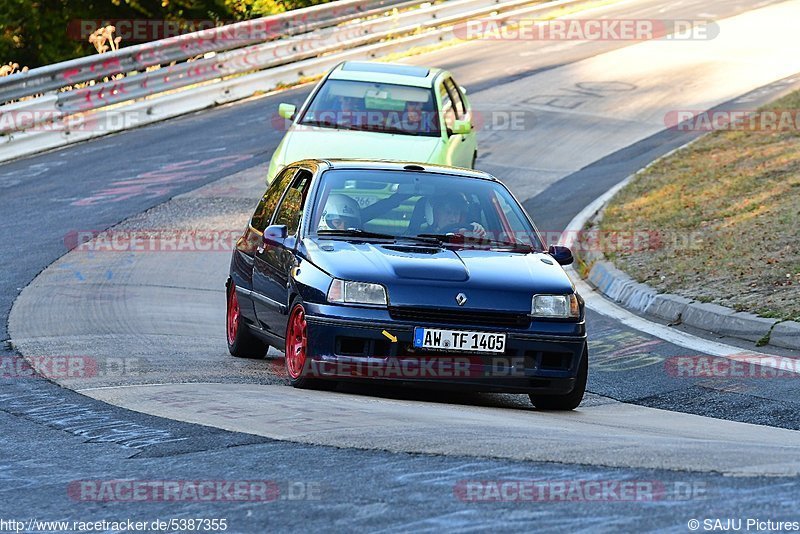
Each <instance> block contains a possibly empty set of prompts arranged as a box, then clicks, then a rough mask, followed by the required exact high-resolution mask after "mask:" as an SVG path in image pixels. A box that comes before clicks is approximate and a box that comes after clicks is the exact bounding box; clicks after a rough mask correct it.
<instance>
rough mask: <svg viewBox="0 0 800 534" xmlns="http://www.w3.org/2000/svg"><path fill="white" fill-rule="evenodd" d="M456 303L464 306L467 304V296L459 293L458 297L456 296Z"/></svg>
mask: <svg viewBox="0 0 800 534" xmlns="http://www.w3.org/2000/svg"><path fill="white" fill-rule="evenodd" d="M456 303H457V304H458V305H459V306H463V305H464V304H466V303H467V296H466V295H465V294H464V293H459V294H458V295H456Z"/></svg>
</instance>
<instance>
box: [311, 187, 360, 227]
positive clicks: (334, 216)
mask: <svg viewBox="0 0 800 534" xmlns="http://www.w3.org/2000/svg"><path fill="white" fill-rule="evenodd" d="M360 227H361V208H359V206H358V202H356V201H355V200H353V199H352V198H350V197H349V196H347V195H342V194H341V193H332V194H330V195H328V201H327V202H326V203H325V209H324V210H323V211H322V218H321V220H320V224H319V229H320V230H347V229H350V228H360Z"/></svg>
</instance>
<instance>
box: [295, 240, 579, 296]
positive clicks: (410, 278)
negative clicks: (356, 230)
mask: <svg viewBox="0 0 800 534" xmlns="http://www.w3.org/2000/svg"><path fill="white" fill-rule="evenodd" d="M304 244H305V249H306V254H307V258H308V260H310V261H311V262H312V263H314V264H315V265H316V266H318V267H319V268H321V269H322V270H324V271H325V272H327V273H328V274H329V275H331V276H333V277H336V278H342V279H344V280H355V281H360V282H374V283H378V284H381V285H383V286H384V287H386V289H387V291H388V294H389V301H390V305H392V306H435V307H438V308H448V307H452V308H457V309H458V308H459V306H458V305H457V304H456V302H455V296H456V295H457V294H458V293H459V292H463V293H465V295H466V296H467V303H466V304H465V305H464V306H463V307H462V308H460V309H476V310H477V309H480V310H498V311H500V310H502V311H520V312H530V309H531V297H532V296H533V295H534V294H566V293H571V292H573V291H574V287H573V285H572V282H571V281H570V279H569V277H568V276H567V274H566V273H565V272H564V270H563V269H562V268H561V266H560V265H558V264H557V263H556V262H555V260H553V259H552V258H551V257H550V256H549V255H547V254H544V253H527V254H525V253H518V252H507V251H496V250H495V251H493V250H476V249H458V248H452V247H449V248H439V247H427V246H414V245H410V246H405V245H391V244H385V245H384V244H376V243H356V242H346V241H339V240H331V239H318V240H306V241H305V243H304Z"/></svg>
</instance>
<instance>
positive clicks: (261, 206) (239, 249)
mask: <svg viewBox="0 0 800 534" xmlns="http://www.w3.org/2000/svg"><path fill="white" fill-rule="evenodd" d="M296 171H297V169H296V168H288V169H284V170H283V171H281V172H280V173H279V174H278V176H277V177H276V179H275V180H273V181H272V182H271V183H270V185H269V187H267V190H266V192H265V193H264V195H263V196H262V197H261V200H259V201H258V205H257V206H256V209H255V210H254V212H253V216H252V217H251V218H250V223H249V225H248V228H247V229H246V230H245V232H244V234H243V235H242V236H241V237H239V239H238V240H237V241H236V248H235V252H234V254H233V259H232V260H231V278H232V279H233V282H234V283H235V284H236V287H237V288H238V289H239V290H240V292H239V308H240V311H241V314H242V315H243V316H244V317H245V319H247V321H248V322H251V323H256V312H255V304H254V302H253V297H252V293H251V290H252V289H253V265H254V260H255V252H256V249H257V248H258V246H259V245H260V244H261V241H262V235H263V233H264V229H265V228H266V227H267V225H268V224H269V222H270V221H271V220H272V216H273V214H274V213H275V209H276V208H277V207H278V202H279V201H280V199H281V197H283V192H284V191H286V188H287V187H288V186H289V182H290V181H291V179H292V177H293V176H294V173H295V172H296Z"/></svg>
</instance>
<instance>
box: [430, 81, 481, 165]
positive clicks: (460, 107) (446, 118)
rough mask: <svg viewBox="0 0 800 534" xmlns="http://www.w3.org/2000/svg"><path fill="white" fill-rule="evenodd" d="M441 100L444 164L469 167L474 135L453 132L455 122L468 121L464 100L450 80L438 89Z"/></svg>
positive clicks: (473, 149) (474, 142)
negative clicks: (444, 147)
mask: <svg viewBox="0 0 800 534" xmlns="http://www.w3.org/2000/svg"><path fill="white" fill-rule="evenodd" d="M439 98H440V100H441V113H442V118H443V122H444V132H445V133H444V134H443V135H444V136H445V137H446V139H445V145H446V149H445V150H446V155H445V163H446V164H447V165H455V166H456V167H467V168H469V167H471V166H472V156H473V154H474V153H475V148H476V141H475V133H474V132H471V133H469V134H457V133H454V132H453V124H454V123H455V121H456V120H469V118H470V117H469V116H468V114H467V109H466V108H465V104H464V100H462V98H461V93H460V92H459V91H458V88H456V87H455V84H454V83H453V80H452V79H451V78H449V77H448V78H445V79H444V80H443V81H442V84H441V86H440V87H439Z"/></svg>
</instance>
